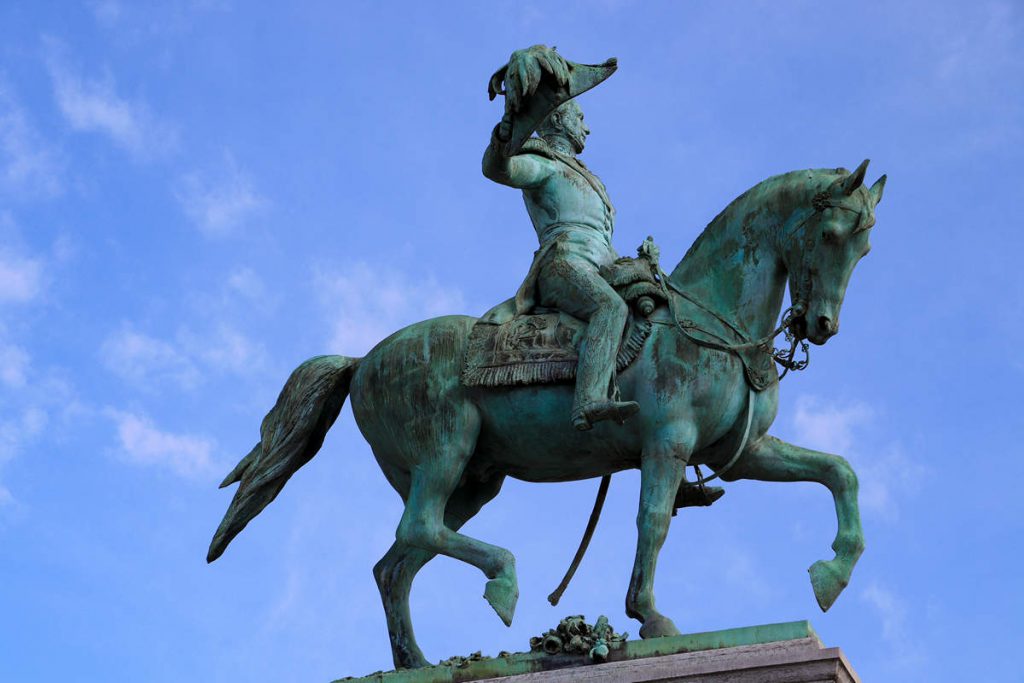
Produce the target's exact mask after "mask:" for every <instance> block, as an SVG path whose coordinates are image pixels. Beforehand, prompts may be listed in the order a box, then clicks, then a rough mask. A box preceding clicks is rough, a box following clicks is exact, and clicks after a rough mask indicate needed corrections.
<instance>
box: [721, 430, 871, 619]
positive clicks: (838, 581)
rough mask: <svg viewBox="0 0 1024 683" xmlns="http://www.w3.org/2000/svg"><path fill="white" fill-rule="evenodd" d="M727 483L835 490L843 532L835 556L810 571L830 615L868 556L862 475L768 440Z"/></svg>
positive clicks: (831, 459) (834, 460)
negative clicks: (811, 484) (860, 501)
mask: <svg viewBox="0 0 1024 683" xmlns="http://www.w3.org/2000/svg"><path fill="white" fill-rule="evenodd" d="M722 478H723V479H725V480H726V481H735V480H736V479H756V480H759V481H815V482H818V483H819V484H822V485H824V486H825V487H827V488H828V490H829V491H831V492H832V497H833V498H834V499H835V505H836V519H837V521H838V530H837V532H836V538H835V540H834V541H833V542H832V550H834V551H835V557H834V558H832V559H831V560H818V561H817V562H815V563H814V564H812V565H811V566H810V568H809V569H808V570H807V571H809V572H810V574H811V586H812V587H813V588H814V597H815V598H816V599H817V600H818V606H819V607H821V610H822V611H823V612H827V611H828V609H829V607H831V606H832V603H834V602H835V601H836V598H837V597H839V594H840V593H842V592H843V589H844V588H846V585H847V584H848V583H849V582H850V574H851V573H852V572H853V567H854V565H855V564H857V559H858V558H859V557H860V555H861V553H862V552H864V531H863V529H861V524H860V508H859V507H858V505H857V475H856V474H854V471H853V468H852V467H850V463H848V462H847V461H846V460H845V459H844V458H841V457H839V456H838V455H829V454H828V453H822V452H820V451H812V450H811V449H809V448H801V447H800V446H794V445H793V444H791V443H786V442H785V441H782V440H780V439H776V438H775V437H773V436H767V435H765V436H763V437H761V438H760V439H758V440H757V441H755V442H753V443H752V444H750V445H749V446H748V447H747V448H746V450H745V451H744V452H743V455H742V456H741V457H740V459H739V461H738V462H737V463H736V465H735V466H733V467H732V468H731V469H730V470H729V471H728V472H725V473H723V475H722Z"/></svg>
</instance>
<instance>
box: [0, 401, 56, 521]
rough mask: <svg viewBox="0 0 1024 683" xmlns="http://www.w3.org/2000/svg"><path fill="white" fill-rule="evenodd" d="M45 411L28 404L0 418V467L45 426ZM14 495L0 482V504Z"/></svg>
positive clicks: (11, 499)
mask: <svg viewBox="0 0 1024 683" xmlns="http://www.w3.org/2000/svg"><path fill="white" fill-rule="evenodd" d="M46 422H47V414H46V411H45V410H43V409H42V408H39V407H37V406H29V407H27V408H24V409H22V410H21V411H20V412H17V413H14V412H13V411H12V412H11V413H10V414H9V416H8V417H5V418H4V419H2V420H0V468H2V467H3V465H5V464H6V463H7V462H8V461H9V460H11V459H13V458H14V457H15V456H17V455H18V454H19V453H20V452H21V451H23V450H24V449H25V448H26V447H27V446H28V445H29V444H30V443H32V442H33V441H34V440H35V439H36V438H37V437H38V436H39V435H40V434H41V433H42V431H43V428H44V427H45V426H46ZM14 500H15V499H14V496H13V495H12V494H11V492H10V491H9V490H8V489H7V487H6V486H4V484H3V482H0V506H6V505H9V504H11V503H13V502H14Z"/></svg>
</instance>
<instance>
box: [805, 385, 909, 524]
mask: <svg viewBox="0 0 1024 683" xmlns="http://www.w3.org/2000/svg"><path fill="white" fill-rule="evenodd" d="M874 418H875V414H874V411H873V410H872V409H871V407H870V406H868V405H866V404H864V403H859V402H852V403H847V404H845V405H841V404H836V403H829V402H826V401H823V400H822V399H819V398H817V397H813V396H801V397H800V398H799V399H798V400H797V406H796V413H795V415H794V416H793V426H794V428H795V430H796V434H797V443H798V444H799V445H801V446H805V447H808V448H814V449H816V450H820V451H825V452H827V453H835V454H837V455H842V456H844V457H846V458H847V459H848V460H849V461H850V462H851V464H852V465H853V467H854V470H855V471H856V472H857V477H858V479H859V480H860V504H861V507H862V508H863V509H864V510H865V511H868V512H871V513H873V514H874V515H875V516H876V517H878V518H881V519H884V520H887V521H895V520H897V519H898V518H899V515H900V505H899V498H900V497H904V498H905V497H906V496H908V495H911V494H913V493H916V491H917V490H918V489H919V487H920V485H921V481H922V480H923V479H925V478H926V477H927V476H928V469H927V468H926V467H925V466H923V465H921V464H920V463H918V462H916V461H915V460H913V459H912V458H910V457H909V456H907V455H906V453H904V452H903V449H902V447H901V446H900V445H899V444H898V443H891V444H889V445H887V446H885V447H882V448H867V447H865V445H864V441H866V438H867V436H868V433H869V431H870V429H871V428H872V426H873V422H874ZM858 437H860V443H858Z"/></svg>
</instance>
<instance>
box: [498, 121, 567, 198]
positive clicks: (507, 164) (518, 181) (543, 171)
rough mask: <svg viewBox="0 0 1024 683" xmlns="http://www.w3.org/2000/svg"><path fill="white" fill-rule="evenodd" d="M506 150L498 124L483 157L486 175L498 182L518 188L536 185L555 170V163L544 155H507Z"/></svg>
mask: <svg viewBox="0 0 1024 683" xmlns="http://www.w3.org/2000/svg"><path fill="white" fill-rule="evenodd" d="M499 126H500V124H499ZM504 150H505V143H504V142H503V141H502V140H501V139H500V138H499V136H498V127H497V126H496V127H495V129H494V133H492V134H491V144H489V145H487V149H486V150H484V159H483V172H484V175H485V176H487V177H488V178H490V179H491V180H493V181H494V182H496V183H501V184H502V185H508V186H510V187H518V188H526V187H536V186H537V185H540V184H541V183H543V182H544V181H545V180H547V178H548V176H550V175H551V173H552V171H553V170H554V168H553V164H551V162H549V161H548V160H547V159H545V158H543V157H539V156H536V155H534V154H516V155H513V156H505V152H504Z"/></svg>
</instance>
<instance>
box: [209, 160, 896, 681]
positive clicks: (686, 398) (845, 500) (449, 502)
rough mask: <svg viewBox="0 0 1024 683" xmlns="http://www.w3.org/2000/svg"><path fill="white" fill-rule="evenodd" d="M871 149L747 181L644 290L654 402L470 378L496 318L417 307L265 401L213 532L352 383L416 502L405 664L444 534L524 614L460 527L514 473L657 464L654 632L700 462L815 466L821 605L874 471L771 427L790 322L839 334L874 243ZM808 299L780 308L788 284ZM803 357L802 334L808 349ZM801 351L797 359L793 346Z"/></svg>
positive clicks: (302, 446)
mask: <svg viewBox="0 0 1024 683" xmlns="http://www.w3.org/2000/svg"><path fill="white" fill-rule="evenodd" d="M867 165H868V162H867V161H865V162H864V163H862V164H861V165H860V166H859V167H858V168H857V169H856V170H855V171H854V172H852V173H851V172H849V171H847V170H846V169H842V168H838V169H811V170H801V171H793V172H790V173H785V174H782V175H778V176H775V177H772V178H769V179H768V180H765V181H763V182H761V183H759V184H758V185H756V186H754V187H753V188H751V189H750V190H748V191H747V192H745V193H743V194H742V195H740V196H739V197H738V198H737V199H735V200H734V201H733V202H732V203H731V204H729V206H728V207H726V209H725V210H724V211H722V212H721V213H720V214H719V215H718V216H717V217H716V218H715V219H714V220H713V221H711V223H710V224H709V225H708V226H707V228H705V230H704V231H703V233H702V234H701V235H700V236H699V237H698V238H697V240H696V241H695V242H694V244H693V246H692V247H691V248H690V250H689V251H688V252H687V254H686V256H685V258H684V259H683V260H682V261H681V262H680V263H679V265H677V266H676V267H675V269H674V270H673V271H672V272H671V273H670V274H667V275H666V274H664V273H662V275H661V277H660V278H659V280H660V285H661V290H662V291H663V292H664V296H663V297H662V298H661V299H658V300H655V301H654V302H653V303H654V305H653V306H652V305H651V304H652V301H650V300H648V301H647V302H646V304H645V306H646V309H647V311H648V313H649V314H648V315H646V319H647V320H648V321H649V322H650V325H649V334H648V335H647V337H646V338H645V339H644V340H643V343H642V346H641V347H640V348H639V349H638V351H637V353H636V357H635V359H634V360H633V361H632V362H631V363H630V364H629V365H628V366H627V367H625V368H621V369H620V370H619V371H618V374H617V386H618V392H619V393H620V395H621V398H622V400H629V401H636V402H637V403H638V404H639V406H640V410H639V412H638V413H637V414H636V415H634V416H633V417H631V418H630V419H629V420H627V421H626V422H625V423H623V424H615V423H614V422H611V421H606V422H601V423H598V424H596V425H595V426H594V428H593V429H592V430H590V431H586V432H581V431H577V430H576V429H573V427H572V425H571V424H570V422H569V420H567V419H566V416H568V415H569V413H570V406H571V405H572V401H573V389H572V384H571V382H569V383H566V382H549V383H546V384H527V385H522V384H519V385H511V386H502V387H487V386H469V385H467V383H466V382H465V381H464V378H463V371H464V367H465V363H466V358H467V354H468V353H470V349H469V345H470V344H469V340H470V337H471V334H472V331H473V329H474V326H475V325H476V324H477V322H478V319H477V318H474V317H469V316H457V315H453V316H445V317H440V318H434V319H431V320H426V321H423V322H419V323H415V324H413V325H410V326H408V327H406V328H404V329H401V330H399V331H397V332H395V333H394V334H392V335H391V336H389V337H388V338H387V339H384V340H383V341H381V342H380V343H379V344H377V345H376V346H375V347H374V348H373V349H372V350H371V351H370V352H369V353H368V354H367V355H366V356H364V357H362V358H349V357H346V356H336V355H335V356H318V357H315V358H312V359H310V360H308V361H306V362H305V363H303V364H302V365H300V366H299V367H298V368H297V369H296V370H295V371H294V372H293V373H292V375H291V377H290V378H289V379H288V381H287V383H286V384H285V386H284V389H283V390H282V391H281V395H280V397H279V398H278V400H277V403H276V405H275V406H274V407H273V409H272V410H271V411H270V413H269V414H268V415H267V417H266V418H265V419H264V421H263V424H262V427H261V431H260V434H261V440H260V443H258V444H256V446H255V447H254V448H253V449H252V451H251V452H250V453H249V454H248V455H247V456H245V458H243V459H242V460H241V462H239V463H238V465H237V466H236V467H235V468H234V470H233V471H232V472H231V473H230V474H229V475H228V476H227V478H226V479H225V480H224V483H223V484H222V485H221V486H222V487H223V486H227V485H229V484H231V483H235V482H238V483H239V487H238V489H237V491H236V492H235V495H234V498H233V499H232V501H231V504H230V506H229V508H228V510H227V513H226V514H225V516H224V519H223V521H222V522H221V524H220V527H219V528H218V529H217V531H216V534H215V536H214V538H213V541H212V543H211V545H210V550H209V554H208V556H207V561H209V562H212V561H214V560H216V559H217V558H218V557H220V555H221V554H222V553H223V552H224V550H225V548H226V547H227V545H228V544H229V543H230V542H231V540H232V539H233V538H234V537H235V536H236V535H237V534H238V533H239V532H240V531H241V530H242V529H243V528H244V527H245V526H246V524H248V523H249V521H250V520H252V519H253V517H255V516H256V515H257V514H259V513H260V512H261V511H262V510H263V509H264V508H265V507H266V506H267V505H268V504H269V503H270V502H271V501H273V500H274V498H275V497H276V496H277V494H278V493H279V492H280V491H281V489H282V488H283V487H284V485H285V483H286V482H287V481H288V479H289V477H291V476H292V475H293V474H294V473H295V472H296V471H297V470H298V469H299V468H300V467H302V465H304V464H305V463H306V462H308V461H309V460H310V459H311V458H312V457H313V456H314V455H315V454H316V452H317V451H318V450H319V448H320V446H321V445H322V443H323V439H324V436H325V434H326V432H327V430H328V429H329V428H330V427H331V425H332V424H333V423H334V420H335V419H336V418H337V416H338V414H339V411H340V410H341V407H342V404H343V402H344V401H345V398H346V397H347V396H351V401H352V410H353V413H354V415H355V420H356V423H357V424H358V425H359V429H360V431H361V432H362V434H363V436H364V437H365V438H366V440H367V441H368V442H369V444H370V446H371V447H372V449H373V453H374V456H375V457H376V459H377V463H378V464H379V465H380V468H381V470H382V471H383V473H384V476H385V477H387V480H388V482H389V483H390V484H391V486H392V487H394V489H395V490H396V491H397V492H398V494H399V495H400V496H401V497H402V500H403V501H404V502H405V510H404V513H403V514H402V518H401V521H400V522H399V524H398V529H397V531H396V533H395V542H394V544H393V545H392V546H391V548H390V549H389V550H388V551H387V553H386V554H385V555H384V557H383V558H381V559H380V561H379V562H377V564H376V566H375V567H374V569H373V573H374V576H375V578H376V581H377V585H378V587H379V590H380V594H381V598H382V600H383V603H384V612H385V614H386V617H387V626H388V632H389V635H390V639H391V648H392V654H393V657H394V663H395V666H396V667H398V668H415V667H423V666H427V665H428V662H427V660H426V658H425V657H424V656H423V653H422V651H421V650H420V648H419V646H418V645H417V643H416V639H415V636H414V633H413V626H412V621H411V618H410V613H409V591H410V587H411V584H412V581H413V578H414V577H415V576H416V573H417V572H418V571H419V570H420V569H421V568H422V567H423V566H424V565H425V564H426V563H427V562H429V561H430V560H431V558H433V557H434V556H435V555H437V554H438V553H440V554H442V555H447V556H449V557H453V558H456V559H459V560H462V561H463V562H468V563H470V564H472V565H473V566H475V567H477V568H479V569H480V571H481V572H483V574H484V576H485V577H486V579H487V582H486V584H485V587H484V598H485V599H486V600H487V602H488V603H489V604H490V605H491V607H492V608H494V611H495V612H497V614H498V616H499V617H500V618H501V619H502V621H503V622H504V623H505V624H506V625H508V624H510V623H511V621H512V616H513V613H514V611H515V607H516V601H517V598H518V596H519V589H518V584H517V579H516V568H515V558H514V557H513V555H512V553H511V552H509V551H508V550H506V549H504V548H502V547H500V546H497V545H492V544H491V543H487V542H484V541H481V540H478V539H475V538H471V537H470V536H467V535H465V534H462V533H460V532H459V528H460V527H461V526H462V525H463V524H465V523H466V522H467V521H468V520H469V519H470V518H471V517H473V515H475V514H476V513H477V512H479V511H480V509H481V508H482V507H483V506H484V505H485V504H486V503H487V502H488V501H490V500H492V499H493V498H494V497H495V496H496V495H498V492H499V491H500V490H501V485H502V482H503V481H504V479H505V477H508V476H511V477H514V478H516V479H520V480H523V481H530V482H561V481H576V480H582V479H589V478H593V477H605V476H607V475H610V474H612V473H614V472H619V471H622V470H626V469H632V468H637V469H639V470H640V472H641V488H640V504H639V513H638V516H637V530H638V541H637V548H636V559H635V562H634V565H633V571H632V576H631V578H630V582H629V589H628V591H627V593H626V613H627V614H628V615H629V616H630V617H632V618H634V619H637V620H638V621H639V622H640V623H641V624H642V627H641V629H640V635H641V637H643V638H653V637H658V636H667V635H675V634H678V631H677V629H676V627H675V625H674V624H673V623H672V621H671V620H670V619H669V618H668V617H667V616H665V615H663V614H662V613H661V612H660V611H658V609H657V608H656V607H655V600H654V590H653V586H654V576H655V565H656V563H657V559H658V553H659V551H660V549H661V547H662V544H663V543H664V541H665V537H666V535H667V533H668V527H669V522H670V520H671V518H672V517H673V515H674V512H675V508H676V507H677V505H676V496H677V494H678V493H679V491H680V489H681V485H682V486H684V487H685V485H686V477H685V469H686V467H687V466H688V465H704V466H706V467H708V468H710V469H711V470H712V471H714V472H715V473H716V476H720V477H721V479H723V480H724V481H735V480H739V479H756V480H759V481H813V482H818V483H820V484H823V485H824V486H825V487H827V488H828V489H829V491H831V493H832V496H833V498H834V500H835V509H836V516H837V518H838V532H837V534H836V537H835V540H834V541H833V542H832V549H833V550H834V551H835V556H834V557H833V558H832V559H828V560H820V561H818V562H815V563H814V564H813V565H811V567H810V568H809V572H810V579H811V585H812V587H813V589H814V595H815V597H816V598H817V601H818V604H819V606H820V607H821V609H822V610H823V611H824V610H828V609H829V607H831V605H832V604H833V602H834V601H835V600H836V598H837V597H838V595H839V593H840V592H842V590H843V589H844V588H845V586H846V585H847V582H848V581H849V579H850V574H851V572H852V570H853V567H854V565H855V564H856V562H857V559H858V558H859V557H860V554H861V552H862V551H863V550H864V538H863V533H862V529H861V522H860V513H859V509H858V504H857V477H856V475H855V474H854V472H853V469H852V468H851V467H850V465H849V463H847V461H846V460H844V459H843V458H841V457H839V456H836V455H829V454H827V453H821V452H818V451H813V450H809V449H806V448H802V447H800V446H796V445H793V444H789V443H786V442H784V441H781V440H780V439H777V438H775V437H773V436H770V435H769V434H768V429H769V427H770V426H771V424H772V422H773V420H774V419H775V415H776V412H777V408H778V387H779V382H778V378H779V375H778V372H777V370H776V368H775V365H774V359H775V358H776V356H773V350H772V339H773V337H774V336H775V335H777V334H779V333H780V331H782V330H788V331H789V332H790V334H791V336H792V337H793V339H794V340H803V339H807V340H809V341H810V342H812V343H814V344H817V345H821V344H824V343H825V342H826V341H827V340H828V339H829V338H830V337H832V336H833V335H835V334H836V333H837V332H838V331H839V313H840V308H841V306H842V303H843V298H844V295H845V292H846V288H847V284H848V283H849V280H850V275H851V273H852V272H853V269H854V266H855V265H856V263H857V262H858V261H859V260H860V258H861V257H862V256H864V255H865V254H866V253H867V252H868V249H869V245H868V238H869V235H870V228H871V227H872V226H873V225H874V222H875V219H874V209H875V206H876V205H877V204H878V202H879V201H880V199H881V197H882V191H883V188H884V186H885V176H882V177H881V178H880V179H879V180H878V181H877V182H876V183H875V184H874V185H872V186H871V187H870V188H868V187H867V186H865V185H864V177H865V173H866V170H867ZM787 285H788V288H789V291H790V294H791V299H792V302H793V306H792V308H791V309H790V310H789V313H788V315H784V316H783V323H782V325H781V326H779V327H777V326H776V321H777V320H778V319H779V317H780V314H781V312H782V305H783V299H784V295H785V291H786V288H787ZM790 357H792V354H791V355H790ZM783 362H784V361H783Z"/></svg>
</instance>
